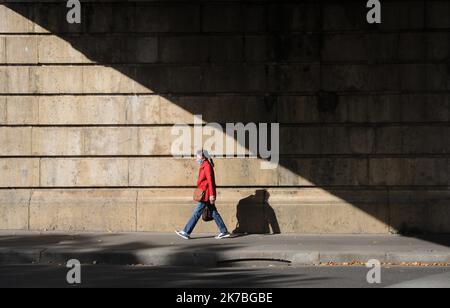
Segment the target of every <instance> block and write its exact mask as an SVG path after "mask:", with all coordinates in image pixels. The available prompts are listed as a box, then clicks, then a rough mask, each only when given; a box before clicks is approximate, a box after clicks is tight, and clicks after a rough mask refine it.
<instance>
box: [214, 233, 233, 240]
mask: <svg viewBox="0 0 450 308" xmlns="http://www.w3.org/2000/svg"><path fill="white" fill-rule="evenodd" d="M230 236H231V234H230V233H228V232H227V233H220V234H219V235H218V236H216V240H221V239H224V238H229V237H230Z"/></svg>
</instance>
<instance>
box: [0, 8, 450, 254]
mask: <svg viewBox="0 0 450 308" xmlns="http://www.w3.org/2000/svg"><path fill="white" fill-rule="evenodd" d="M2 5H5V6H7V7H8V8H10V9H11V10H13V11H15V12H17V13H18V14H20V15H22V16H24V17H26V18H27V19H29V20H31V21H32V22H33V23H34V24H36V25H39V26H40V27H42V28H44V29H47V30H48V31H49V32H50V33H51V34H55V35H57V36H59V37H60V38H62V39H64V40H66V41H67V42H69V43H70V44H71V45H72V47H73V48H75V49H76V50H78V51H80V52H81V53H82V54H83V55H85V56H86V57H87V58H89V59H90V60H92V61H94V62H96V63H97V64H100V65H104V66H109V67H111V68H113V69H114V70H116V71H118V72H120V73H121V74H123V75H125V76H128V77H130V78H132V79H133V80H135V81H136V82H137V83H138V84H140V85H142V86H144V87H146V88H147V89H151V90H152V91H153V92H154V93H155V94H157V95H161V96H162V97H166V98H167V99H169V100H170V101H171V102H172V103H174V104H176V105H178V106H179V107H181V108H183V109H184V110H186V111H188V112H190V113H192V114H196V113H198V112H197V111H198V106H197V107H195V106H193V105H192V104H190V103H186V102H185V101H183V100H180V99H179V97H180V96H183V95H185V94H189V93H191V95H192V96H196V95H209V96H220V95H221V94H224V93H234V92H240V91H236V89H239V88H240V89H243V91H241V92H240V93H239V94H240V95H248V96H255V95H256V96H258V97H259V99H260V103H261V107H262V108H261V109H260V112H261V114H258V115H256V118H259V119H261V118H263V119H270V120H272V121H273V120H278V116H279V115H278V114H277V112H276V110H278V108H277V104H278V97H279V96H280V95H283V94H285V92H284V90H283V89H285V86H284V85H283V83H286V82H290V81H291V80H292V79H295V76H293V74H295V72H291V74H289V73H286V71H283V70H282V69H281V67H282V66H286V65H289V64H288V63H289V61H290V60H289V59H291V56H292V55H291V54H290V51H289V50H290V48H293V46H292V44H293V42H291V41H289V39H286V36H289V35H291V34H292V33H291V31H290V30H289V26H290V25H289V24H286V23H289V22H288V21H286V18H285V16H284V15H283V14H284V13H283V12H282V11H280V10H274V11H273V12H272V11H269V12H268V13H269V14H278V15H279V16H276V18H275V19H276V20H279V21H280V22H281V24H282V26H281V28H280V29H276V30H275V31H272V32H271V31H269V30H267V31H266V32H265V33H264V34H265V35H268V36H273V37H274V38H275V39H274V40H273V42H272V46H271V48H272V49H273V58H272V59H271V60H270V61H269V62H263V63H262V64H261V65H262V67H264V69H263V70H262V71H258V70H251V69H249V68H250V67H251V65H249V64H248V63H245V61H243V62H241V63H235V64H237V65H238V66H239V64H241V65H240V67H241V68H242V67H243V70H239V69H237V70H231V73H230V74H229V75H226V76H222V77H223V78H222V80H221V82H223V83H224V85H222V86H223V88H224V89H225V90H226V91H224V93H220V92H221V91H208V90H205V88H204V86H203V85H202V84H203V83H204V82H205V81H206V80H205V78H207V77H208V76H207V74H206V75H205V73H204V71H203V68H204V67H207V68H210V67H217V66H222V67H227V66H230V65H233V64H230V62H228V61H227V60H226V59H224V60H215V62H211V59H210V58H209V56H206V57H205V63H202V64H201V65H200V69H198V68H197V67H195V66H192V65H191V66H192V67H194V69H193V70H192V71H190V72H188V73H187V74H185V73H186V72H181V71H177V69H178V68H177V65H174V64H162V63H159V64H152V63H148V64H143V63H141V64H137V63H139V62H140V60H139V59H140V58H141V57H142V55H143V54H145V53H146V50H145V49H143V48H144V47H145V46H144V47H142V46H141V45H139V42H140V41H139V39H140V38H141V37H143V36H144V37H145V33H126V31H127V27H126V26H127V25H128V24H129V23H130V22H133V21H132V20H131V19H130V18H131V17H130V16H131V15H130V14H129V13H130V12H136V11H139V13H141V14H144V15H145V14H147V15H145V16H148V17H149V18H148V19H146V21H147V23H148V24H146V25H144V24H141V26H145V29H150V30H148V31H149V33H150V32H151V29H156V32H155V33H152V34H153V35H155V36H156V37H158V39H159V37H160V36H161V35H162V33H158V29H159V28H158V27H157V26H156V25H155V26H154V27H152V25H151V24H152V23H161V22H163V23H165V26H164V29H165V31H171V30H172V29H175V30H174V31H176V30H178V31H180V32H183V30H182V25H183V22H184V23H186V22H188V21H186V20H184V21H183V22H181V24H180V22H179V21H176V20H175V19H173V18H172V17H171V16H168V15H167V14H162V17H159V18H156V19H154V20H152V18H151V17H154V16H155V12H150V11H151V10H155V9H156V11H157V12H160V11H158V10H159V8H160V6H158V5H155V4H148V3H145V2H144V1H140V2H139V3H138V4H137V3H133V2H127V3H112V4H105V3H101V4H100V3H95V4H94V3H88V4H83V11H82V12H83V20H86V22H85V23H82V24H81V25H69V24H67V22H66V20H65V16H66V15H65V14H66V8H65V6H64V5H63V4H49V3H44V4H40V3H33V4H30V3H27V4H15V3H4V4H2ZM170 5H172V4H170ZM177 5H180V9H181V10H183V8H184V6H185V5H186V4H177ZM149 12H150V13H149ZM280 12H281V13H280ZM122 13H123V14H122ZM164 18H167V20H164ZM217 22H218V23H219V22H221V21H220V20H218V21H217ZM95 23H97V24H95ZM171 23H174V24H171ZM95 25H100V26H103V28H104V31H103V33H96V34H95V33H89V28H90V27H91V26H92V27H94V26H95ZM135 26H136V25H135ZM107 32H108V33H110V34H113V35H111V36H112V37H114V36H116V39H114V40H110V41H102V40H101V37H102V35H103V34H105V33H107ZM165 34H169V33H165ZM234 34H235V35H240V36H245V35H246V32H245V31H238V33H234ZM174 35H178V34H174ZM180 35H183V34H180ZM184 35H187V33H184ZM193 35H199V36H205V37H207V36H208V34H207V33H195V34H193ZM286 40H287V41H288V43H286V42H285V41H286ZM319 40H320V35H319ZM220 43H221V46H223V50H225V54H227V53H228V52H230V50H231V51H232V50H233V47H234V45H233V44H232V43H231V42H230V41H227V40H226V39H223V41H221V42H220ZM301 44H304V45H305V46H306V47H305V48H304V49H307V50H309V51H308V52H306V53H305V54H303V55H300V58H301V57H305V58H306V59H309V60H308V61H311V62H314V61H316V60H317V61H319V63H321V58H320V53H321V50H320V48H319V50H314V48H312V49H308V44H309V42H308V41H303V42H301ZM319 45H320V44H319ZM280 46H281V47H280ZM283 47H288V48H287V49H284V48H283ZM197 50H198V49H197ZM200 50H201V49H200ZM309 52H312V53H313V54H309ZM314 52H317V53H318V55H319V58H317V59H315V60H311V59H314ZM159 56H161V55H159ZM194 64H195V63H194ZM180 65H181V66H187V67H189V65H190V64H180ZM164 66H166V68H167V67H169V68H171V71H170V73H169V74H167V70H161V69H160V68H161V67H164ZM304 67H305V70H308V69H310V68H309V65H305V66H304ZM269 69H270V70H272V71H273V72H275V73H274V75H273V76H275V77H274V78H268V77H267V71H268V70H269ZM179 73H181V74H180V75H179V76H178V77H177V78H178V81H177V82H176V83H175V82H174V81H173V79H172V77H173V75H174V74H179ZM216 73H218V74H220V73H221V72H219V71H216ZM260 73H263V74H266V75H265V76H264V78H263V79H264V80H265V82H264V84H258V83H256V84H255V83H252V79H254V78H255V77H257V78H259V77H261V76H259V75H258V74H260ZM198 74H200V75H198ZM180 76H182V78H179V77H180ZM200 76H202V78H200ZM311 76H312V75H311ZM218 80H220V79H218ZM312 84H313V86H312V87H310V86H307V87H306V88H307V89H308V90H307V92H309V93H310V94H308V95H317V96H318V98H319V100H318V105H317V108H318V110H319V112H329V111H330V110H331V111H333V109H335V108H336V104H338V101H336V100H335V97H334V95H333V94H327V93H325V92H323V91H321V90H322V89H321V85H320V82H319V83H318V84H316V83H315V82H312ZM212 88H214V86H212ZM218 88H220V86H219V87H218ZM354 90H358V89H354ZM399 90H400V89H399ZM323 100H324V101H325V103H323ZM240 107H241V108H242V109H240V110H239V109H238V112H237V114H240V115H242V114H246V111H247V110H245V106H240ZM274 115H275V116H274ZM220 116H221V115H220V114H214V113H212V114H211V115H208V114H207V115H205V120H206V121H207V122H219V123H221V122H222V123H223V121H220V120H221V119H220ZM248 122H251V121H248ZM291 141H292V140H291ZM283 142H286V141H285V140H281V143H283ZM294 142H295V141H294ZM243 146H246V145H245V144H244V145H243ZM310 163H311V164H312V167H308V166H302V165H299V162H298V161H296V160H295V159H289V158H285V157H284V158H283V157H282V159H281V161H280V165H281V166H282V167H284V168H286V169H287V170H290V171H291V172H293V173H295V174H297V175H299V176H302V177H307V175H306V174H308V172H306V171H308V170H311V169H314V168H315V169H317V170H316V171H315V174H316V176H314V178H310V179H308V180H309V181H310V182H311V183H316V184H317V186H315V187H328V188H324V189H325V190H326V191H328V192H330V193H331V194H333V195H335V196H337V197H339V198H341V199H343V200H346V201H347V202H349V203H351V204H352V205H353V206H354V207H355V208H357V209H358V210H360V211H362V212H364V213H366V214H368V215H370V216H371V217H373V218H376V219H377V220H378V221H380V222H383V223H385V224H386V225H389V226H391V227H392V228H393V229H398V227H399V225H398V223H396V224H395V225H394V224H393V222H392V221H391V213H390V212H389V211H390V210H391V209H390V208H389V206H388V208H386V205H387V204H389V200H388V199H389V198H388V197H386V194H387V192H389V190H390V188H389V187H370V186H369V185H364V184H363V183H360V180H359V179H358V175H357V174H358V173H359V171H360V170H358V168H366V166H362V167H361V165H360V166H359V167H358V168H356V169H353V170H350V173H348V174H349V175H350V181H349V183H348V185H343V187H335V188H333V181H334V180H335V178H334V177H336V176H339V174H340V172H342V170H346V169H347V168H348V165H346V161H345V159H343V160H324V163H323V164H318V165H316V164H317V163H316V162H314V161H310ZM305 170H306V171H305ZM304 171H305V172H304ZM333 173H334V174H333ZM366 184H367V183H366ZM355 188H356V189H364V188H366V189H369V190H370V191H371V192H372V195H371V199H373V200H372V201H370V202H367V201H365V202H363V201H361V200H358V198H352V197H349V196H348V194H347V193H348V191H349V190H353V189H355ZM380 195H383V197H380ZM397 214H398V213H397ZM400 215H402V213H400ZM405 215H406V214H405ZM406 216H407V215H406ZM399 220H400V221H403V220H405V221H406V220H407V218H406V217H405V219H403V218H400V219H399ZM402 230H404V231H405V234H409V233H413V234H418V233H421V232H423V231H424V230H414V229H413V230H411V229H409V227H408V226H407V225H405V226H404V227H402ZM402 230H400V232H401V233H402ZM430 230H432V228H430ZM425 231H426V230H425ZM420 237H422V238H423V239H424V240H427V241H432V242H437V243H440V244H442V245H445V246H450V243H449V242H448V240H442V239H440V238H439V237H428V236H420Z"/></svg>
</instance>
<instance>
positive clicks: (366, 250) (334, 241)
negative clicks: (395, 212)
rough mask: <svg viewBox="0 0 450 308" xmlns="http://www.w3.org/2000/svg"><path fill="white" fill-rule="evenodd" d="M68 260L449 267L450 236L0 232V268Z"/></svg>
mask: <svg viewBox="0 0 450 308" xmlns="http://www.w3.org/2000/svg"><path fill="white" fill-rule="evenodd" d="M69 259H78V260H79V261H81V262H82V263H84V264H113V265H128V264H145V265H164V266H168V265H169V266H194V265H199V266H216V265H218V264H224V265H226V264H230V263H233V262H237V261H241V262H242V261H246V262H249V261H251V262H254V261H259V262H267V261H270V262H278V261H280V262H291V264H293V265H317V264H330V263H331V264H334V263H338V264H342V263H349V264H353V263H366V262H367V261H368V260H370V259H377V260H379V261H380V262H383V263H393V264H400V265H401V264H402V263H415V262H418V263H427V264H428V263H439V265H441V264H449V265H450V236H436V237H428V238H407V237H401V236H384V235H383V236H381V235H380V236H368V235H351V236H329V235H326V236H322V235H317V236H313V235H311V236H304V235H242V236H236V237H234V238H231V239H226V240H215V239H214V237H213V235H197V237H196V238H194V239H192V240H190V241H186V240H183V239H181V238H179V237H177V236H176V235H175V234H157V233H120V234H104V233H70V234H69V233H53V232H45V233H37V232H5V231H3V232H0V264H30V263H39V264H49V263H53V264H65V263H66V262H67V261H68V260H69ZM345 265H347V264H345ZM403 265H405V264H403ZM413 265H414V264H413Z"/></svg>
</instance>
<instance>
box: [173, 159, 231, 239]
mask: <svg viewBox="0 0 450 308" xmlns="http://www.w3.org/2000/svg"><path fill="white" fill-rule="evenodd" d="M197 163H198V164H199V165H200V170H199V175H198V180H197V191H199V192H201V194H200V197H199V203H198V205H197V208H196V209H195V211H194V214H193V215H192V217H191V219H190V220H189V222H188V223H187V225H186V227H185V228H184V230H182V231H176V233H177V234H178V235H179V236H181V237H182V238H184V239H186V240H189V239H190V236H191V233H192V231H194V228H195V226H196V225H197V222H198V221H199V219H200V217H201V216H202V213H203V210H204V209H205V207H208V208H209V209H210V211H211V213H212V217H213V218H214V221H215V222H216V224H217V227H219V230H220V234H219V235H218V236H216V239H223V238H227V237H230V233H229V232H228V229H227V227H226V226H225V223H224V222H223V220H222V217H221V216H220V214H219V212H218V211H217V208H216V205H215V203H216V196H217V195H216V182H215V178H214V169H213V168H214V163H213V161H212V159H211V157H210V155H209V153H208V152H207V151H199V152H197Z"/></svg>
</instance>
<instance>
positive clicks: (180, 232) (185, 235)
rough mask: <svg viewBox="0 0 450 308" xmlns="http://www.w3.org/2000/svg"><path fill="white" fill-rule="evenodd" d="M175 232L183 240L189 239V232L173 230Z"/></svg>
mask: <svg viewBox="0 0 450 308" xmlns="http://www.w3.org/2000/svg"><path fill="white" fill-rule="evenodd" d="M175 233H176V234H177V235H178V236H179V237H182V238H184V239H185V240H190V239H191V237H190V236H189V234H187V233H186V232H184V231H175Z"/></svg>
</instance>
